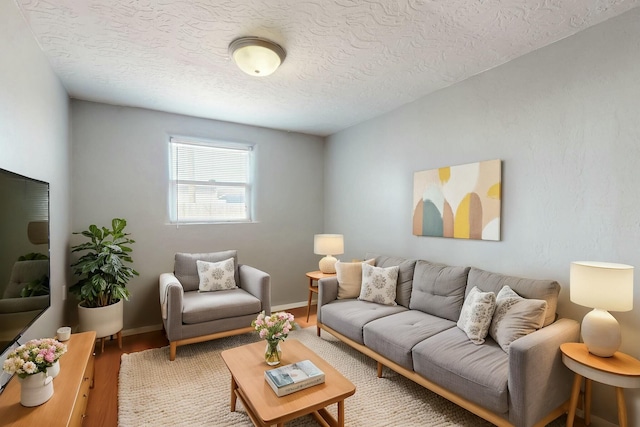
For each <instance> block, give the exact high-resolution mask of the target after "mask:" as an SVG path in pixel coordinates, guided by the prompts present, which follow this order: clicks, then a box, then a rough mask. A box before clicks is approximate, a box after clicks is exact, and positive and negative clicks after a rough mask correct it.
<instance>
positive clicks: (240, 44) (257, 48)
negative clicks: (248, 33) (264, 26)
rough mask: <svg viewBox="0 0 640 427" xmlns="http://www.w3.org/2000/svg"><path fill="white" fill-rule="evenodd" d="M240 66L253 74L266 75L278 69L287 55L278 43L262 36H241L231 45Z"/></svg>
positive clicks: (234, 58) (234, 57)
mask: <svg viewBox="0 0 640 427" xmlns="http://www.w3.org/2000/svg"><path fill="white" fill-rule="evenodd" d="M229 51H230V52H231V55H232V56H233V60H234V61H235V63H236V64H237V65H238V67H239V68H240V69H241V70H242V71H244V72H245V73H247V74H249V75H251V76H257V77H265V76H268V75H270V74H273V72H274V71H276V70H277V69H278V67H279V66H280V64H282V61H284V58H285V56H286V53H285V51H284V49H283V48H282V47H280V46H279V45H278V44H276V43H274V42H272V41H270V40H267V39H262V38H260V37H241V38H239V39H236V40H234V41H233V42H231V45H229Z"/></svg>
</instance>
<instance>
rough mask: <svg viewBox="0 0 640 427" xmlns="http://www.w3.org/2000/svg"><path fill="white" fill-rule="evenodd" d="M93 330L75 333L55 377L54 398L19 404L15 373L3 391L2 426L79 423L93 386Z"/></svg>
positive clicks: (1, 395)
mask: <svg viewBox="0 0 640 427" xmlns="http://www.w3.org/2000/svg"><path fill="white" fill-rule="evenodd" d="M95 341H96V333H95V332H94V331H90V332H83V333H79V334H72V335H71V339H70V340H69V341H66V342H65V344H67V353H66V354H65V355H64V356H62V357H61V358H60V374H58V376H57V377H56V378H55V379H54V380H53V397H51V399H49V400H48V401H47V402H45V403H43V404H42V405H40V406H36V407H33V408H26V407H24V406H22V405H20V384H19V383H18V380H17V379H16V377H15V376H14V378H12V379H11V380H10V381H9V383H8V384H7V388H6V389H5V390H4V392H3V393H2V394H0V420H1V421H0V423H2V425H3V426H16V427H17V426H39V425H53V424H55V425H59V426H74V427H76V426H80V425H82V420H83V418H84V413H85V409H86V408H87V400H88V399H89V388H92V387H93V358H94V356H93V349H94V345H95Z"/></svg>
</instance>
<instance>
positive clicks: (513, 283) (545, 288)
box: [467, 267, 560, 326]
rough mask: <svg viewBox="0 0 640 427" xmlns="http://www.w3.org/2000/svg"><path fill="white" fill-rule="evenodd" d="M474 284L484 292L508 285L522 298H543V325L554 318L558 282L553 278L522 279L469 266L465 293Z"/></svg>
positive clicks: (496, 290)
mask: <svg viewBox="0 0 640 427" xmlns="http://www.w3.org/2000/svg"><path fill="white" fill-rule="evenodd" d="M474 286H477V287H478V288H479V289H480V290H482V291H484V292H494V293H496V294H497V293H498V292H500V289H502V287H503V286H509V287H510V288H511V289H513V290H514V291H516V292H517V293H518V295H520V296H521V297H523V298H528V299H541V300H545V301H546V302H547V310H546V312H545V318H544V323H543V326H547V325H549V324H551V323H553V322H554V321H555V319H556V308H557V306H558V295H559V294H560V284H559V283H558V282H556V281H555V280H536V279H523V278H521V277H515V276H504V275H502V274H498V273H491V272H488V271H484V270H480V269H479V268H474V267H471V271H469V281H468V286H467V293H468V292H469V291H470V290H471V288H473V287H474Z"/></svg>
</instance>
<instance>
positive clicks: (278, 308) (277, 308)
mask: <svg viewBox="0 0 640 427" xmlns="http://www.w3.org/2000/svg"><path fill="white" fill-rule="evenodd" d="M312 304H313V302H312ZM306 306H307V302H306V301H302V302H292V303H290V304H281V305H274V306H273V307H271V312H272V313H273V312H276V311H282V310H289V309H290V308H300V307H306Z"/></svg>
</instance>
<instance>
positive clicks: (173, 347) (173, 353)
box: [169, 341, 178, 361]
mask: <svg viewBox="0 0 640 427" xmlns="http://www.w3.org/2000/svg"><path fill="white" fill-rule="evenodd" d="M177 349H178V343H176V342H175V341H173V342H170V343H169V360H170V361H174V360H176V350H177Z"/></svg>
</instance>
